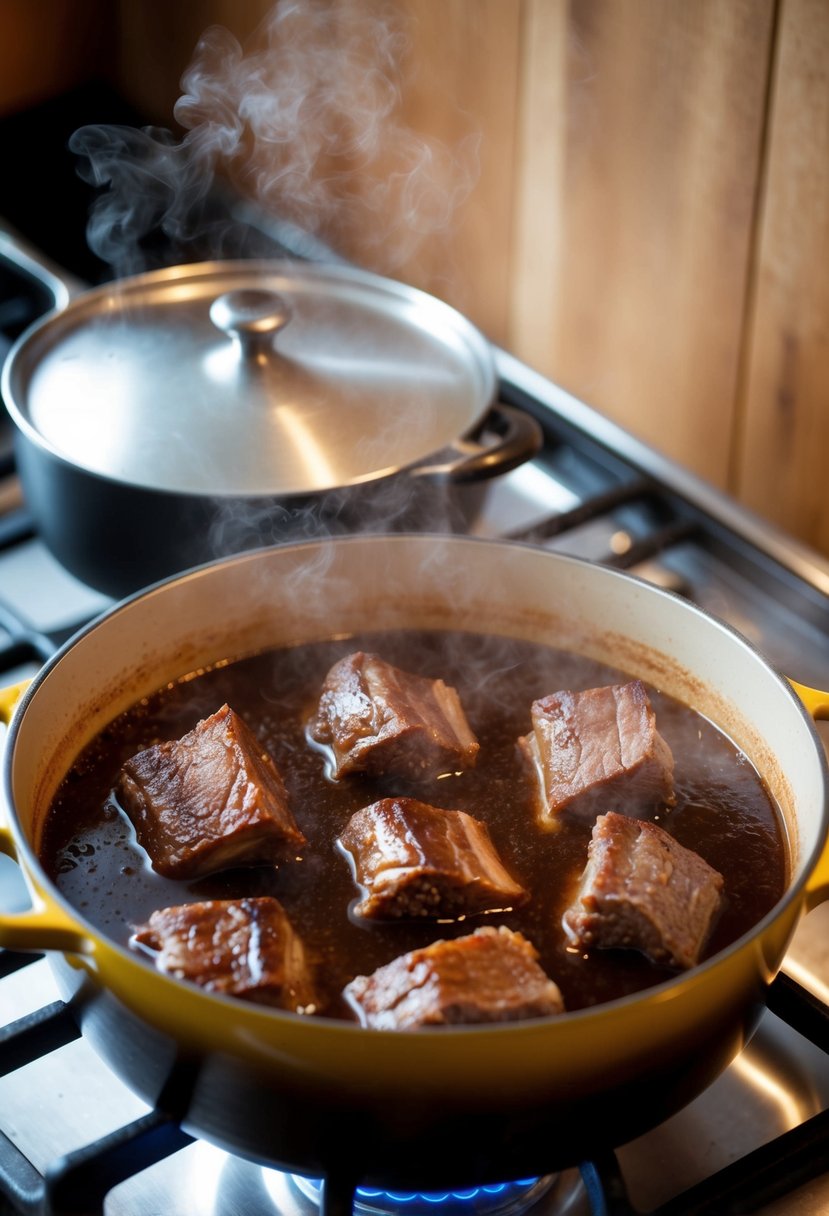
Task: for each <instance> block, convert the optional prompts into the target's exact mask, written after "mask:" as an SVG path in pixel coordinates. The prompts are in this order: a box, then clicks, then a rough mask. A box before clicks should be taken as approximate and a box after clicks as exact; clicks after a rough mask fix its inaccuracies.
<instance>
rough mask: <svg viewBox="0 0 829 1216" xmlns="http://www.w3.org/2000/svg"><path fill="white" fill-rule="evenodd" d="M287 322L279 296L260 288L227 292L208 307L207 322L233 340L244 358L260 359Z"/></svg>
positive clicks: (286, 306) (283, 301)
mask: <svg viewBox="0 0 829 1216" xmlns="http://www.w3.org/2000/svg"><path fill="white" fill-rule="evenodd" d="M290 319H291V310H290V308H289V307H288V305H287V304H286V302H285V300H284V299H283V298H282V296H280V295H278V294H277V292H275V291H265V290H262V289H260V288H253V287H251V288H241V289H239V290H237V291H226V292H224V293H223V294H222V295H220V296H217V297H216V299H215V300H214V301H213V303H212V304H211V305H210V320H211V321H212V322H213V324H214V325H215V326H216V327H217V328H218V329H221V330H222V331H223V332H224V333H226V334H227V335H228V337H230V338H232V339H233V341H234V342H235V343H236V345H237V346H238V347H239V350H240V353H241V355H242V358H243V359H252V360H259V359H260V358H261V356H262V355H263V354H264V353H265V351H267V350H268V349H269V348H270V346H271V342H272V339H273V336H274V334H276V333H278V331H279V330H280V329H282V328H283V326H285V325H287V324H288V322H289V321H290Z"/></svg>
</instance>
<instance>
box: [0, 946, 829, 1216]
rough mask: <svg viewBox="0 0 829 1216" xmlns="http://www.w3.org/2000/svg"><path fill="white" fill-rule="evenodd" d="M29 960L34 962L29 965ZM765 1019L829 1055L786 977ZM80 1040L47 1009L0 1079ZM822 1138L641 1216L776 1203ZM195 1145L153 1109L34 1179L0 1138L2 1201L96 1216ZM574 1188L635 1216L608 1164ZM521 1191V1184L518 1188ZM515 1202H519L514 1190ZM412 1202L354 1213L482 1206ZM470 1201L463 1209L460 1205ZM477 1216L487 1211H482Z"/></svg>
mask: <svg viewBox="0 0 829 1216" xmlns="http://www.w3.org/2000/svg"><path fill="white" fill-rule="evenodd" d="M35 957H36V956H35ZM33 961H34V957H33V956H31V955H23V954H18V953H16V952H12V951H5V952H3V953H2V954H0V981H2V979H3V978H5V977H6V976H8V975H10V974H12V973H13V972H14V971H16V970H18V969H20V968H21V967H26V966H30V965H31V964H32V962H33ZM768 1006H769V1009H770V1010H771V1011H772V1012H773V1013H775V1014H777V1016H779V1017H781V1018H783V1019H784V1020H785V1022H786V1023H787V1025H789V1026H790V1027H791V1028H792V1029H794V1030H795V1031H797V1032H798V1033H799V1034H801V1035H803V1036H804V1037H806V1038H808V1039H809V1040H810V1041H811V1042H812V1043H813V1044H814V1045H815V1046H816V1047H818V1048H819V1049H820V1050H821V1051H823V1052H827V1051H829V1010H827V1008H826V1007H825V1006H824V1005H823V1004H822V1003H821V1002H820V1001H818V1000H817V999H816V998H815V997H813V996H812V995H811V994H810V993H809V992H808V991H806V990H805V989H804V988H802V987H801V986H800V985H799V984H797V983H796V982H795V981H794V980H792V979H791V978H790V977H789V976H786V975H784V974H781V975H779V976H778V977H777V978H776V979H775V980H774V982H773V984H772V985H771V988H770V990H769V994H768ZM79 1034H80V1031H79V1029H78V1026H77V1023H76V1021H75V1018H74V1016H73V1013H72V1010H71V1009H70V1008H69V1007H68V1006H67V1005H66V1004H65V1003H64V1002H62V1001H54V1002H52V1003H50V1004H48V1005H45V1006H43V1007H42V1008H40V1009H37V1010H36V1011H34V1012H32V1013H30V1014H28V1015H26V1016H24V1017H22V1018H20V1019H18V1020H17V1021H15V1022H12V1023H11V1024H9V1025H7V1026H5V1027H3V1028H2V1029H0V1077H2V1076H6V1075H7V1074H8V1073H10V1072H13V1071H14V1070H16V1069H20V1068H24V1067H25V1066H26V1065H27V1064H29V1063H31V1062H32V1061H33V1060H34V1059H37V1058H41V1057H44V1056H47V1055H48V1054H49V1053H50V1052H53V1051H56V1050H58V1049H59V1048H61V1047H63V1046H65V1045H66V1044H67V1043H70V1042H72V1041H73V1040H74V1039H76V1038H77V1037H78V1036H79ZM178 1088H179V1085H178V1078H177V1077H176V1076H175V1074H174V1073H173V1074H171V1076H170V1077H169V1079H168V1086H167V1090H168V1092H167V1096H166V1098H165V1099H163V1100H162V1104H163V1105H169V1107H170V1109H174V1108H175V1105H176V1093H177V1090H178ZM827 1138H829V1110H826V1111H822V1112H820V1113H819V1114H817V1115H814V1116H813V1117H812V1118H810V1119H808V1120H807V1121H805V1122H804V1123H802V1124H801V1125H800V1126H798V1127H796V1128H793V1129H792V1130H791V1131H788V1132H785V1133H783V1134H782V1135H780V1136H779V1137H777V1139H775V1140H774V1141H773V1142H772V1143H769V1144H765V1145H763V1146H762V1147H759V1148H757V1149H756V1150H755V1151H753V1152H751V1153H748V1154H747V1155H746V1156H745V1157H743V1158H742V1159H740V1160H739V1161H737V1162H735V1163H733V1164H732V1165H730V1166H727V1167H725V1168H723V1169H721V1170H719V1171H718V1172H717V1173H716V1174H714V1175H712V1176H711V1177H709V1178H707V1179H705V1180H704V1181H703V1182H701V1183H699V1184H698V1185H696V1186H693V1187H691V1188H689V1189H688V1190H686V1191H684V1192H683V1193H682V1194H680V1195H677V1196H675V1197H674V1198H673V1199H671V1200H669V1201H668V1202H667V1203H665V1204H662V1205H661V1206H659V1207H658V1208H654V1209H651V1210H650V1211H649V1212H648V1214H647V1216H703V1214H706V1216H710V1213H712V1212H715V1213H717V1216H745V1214H746V1213H750V1212H754V1211H757V1210H758V1208H760V1207H761V1206H762V1205H764V1204H768V1203H770V1202H771V1201H773V1200H774V1199H777V1198H779V1197H781V1196H784V1195H788V1194H791V1193H792V1192H794V1190H795V1189H796V1188H797V1187H799V1186H801V1185H802V1184H804V1183H807V1182H809V1181H811V1180H813V1179H814V1178H817V1177H819V1176H820V1175H821V1174H822V1173H823V1172H824V1171H825V1170H826V1169H827V1162H826V1155H825V1148H826V1143H827ZM192 1143H193V1137H192V1136H190V1135H188V1133H187V1132H186V1131H184V1130H183V1129H182V1127H181V1125H180V1123H179V1122H178V1121H177V1120H176V1118H174V1117H172V1116H170V1115H167V1114H165V1113H163V1110H162V1109H161V1108H159V1109H157V1110H154V1111H151V1112H149V1113H148V1114H146V1115H144V1116H142V1117H139V1118H138V1119H135V1120H133V1121H131V1122H129V1123H126V1124H124V1125H123V1126H122V1127H119V1128H118V1129H116V1130H115V1131H113V1132H112V1133H110V1134H108V1135H106V1136H103V1137H101V1138H99V1139H96V1140H94V1141H92V1142H91V1143H89V1144H86V1145H84V1146H83V1147H82V1148H80V1149H77V1150H75V1151H73V1152H71V1153H68V1154H66V1155H64V1156H62V1157H60V1158H58V1159H56V1160H55V1161H53V1162H52V1163H51V1164H50V1166H49V1167H48V1169H47V1170H46V1171H45V1172H43V1173H42V1172H40V1171H38V1170H37V1169H35V1167H34V1166H33V1165H32V1164H31V1162H30V1161H29V1160H28V1159H27V1158H26V1157H25V1156H24V1155H23V1153H22V1152H21V1151H20V1150H19V1149H18V1148H17V1147H16V1146H15V1144H13V1143H12V1141H11V1140H10V1139H9V1138H8V1137H7V1136H5V1135H0V1195H2V1196H3V1197H4V1199H5V1208H3V1209H0V1210H2V1211H6V1212H9V1213H15V1214H19V1216H79V1213H83V1216H99V1214H101V1216H103V1213H104V1204H105V1201H106V1198H107V1195H108V1194H109V1193H110V1191H111V1190H112V1189H113V1188H114V1187H116V1186H117V1185H118V1184H119V1183H121V1182H123V1181H124V1180H125V1179H127V1178H129V1177H131V1176H134V1175H136V1174H138V1173H140V1172H141V1171H142V1170H144V1169H146V1168H147V1167H149V1166H151V1165H153V1164H155V1163H157V1162H159V1161H161V1160H162V1159H164V1158H167V1157H170V1156H171V1155H172V1154H174V1153H176V1152H178V1151H179V1150H180V1149H183V1148H185V1147H187V1146H188V1145H189V1144H192ZM579 1173H580V1176H581V1183H582V1185H583V1188H584V1193H585V1197H586V1201H587V1203H588V1205H589V1211H590V1213H591V1216H642V1212H641V1209H638V1208H634V1206H633V1205H632V1203H631V1201H630V1199H629V1197H628V1192H627V1187H626V1184H625V1180H624V1177H623V1174H622V1170H621V1168H620V1166H619V1162H618V1160H617V1157H616V1154H614V1153H606V1154H602V1155H601V1156H598V1157H596V1158H595V1159H594V1160H591V1161H586V1162H583V1163H581V1164H580V1165H579ZM544 1181H545V1180H528V1181H527V1183H526V1198H527V1203H528V1204H529V1205H533V1204H534V1203H535V1202H536V1200H537V1199H538V1196H539V1193H541V1194H543V1193H544V1192H545V1191H546V1190H547V1189H548V1187H547V1186H546V1185H542V1183H543V1182H544ZM516 1188H520V1184H516ZM302 1189H303V1190H304V1191H305V1193H306V1194H307V1195H308V1196H309V1197H310V1198H311V1199H312V1200H313V1201H316V1200H317V1199H319V1202H320V1205H321V1210H322V1213H323V1216H346V1214H350V1213H351V1211H352V1203H353V1202H354V1199H355V1196H354V1192H353V1189H352V1187H351V1186H350V1185H347V1186H337V1185H336V1184H335V1185H334V1186H333V1187H332V1189H330V1190H329V1188H328V1187H326V1185H325V1184H324V1183H323V1184H322V1185H320V1184H319V1183H318V1182H316V1181H310V1180H307V1179H306V1180H302ZM488 1189H489V1192H490V1194H491V1195H492V1196H493V1200H494V1202H493V1204H492V1216H496V1214H497V1216H505V1214H506V1216H514V1214H515V1213H516V1212H517V1211H519V1210H521V1209H520V1207H519V1206H518V1204H517V1202H509V1200H510V1199H512V1198H513V1197H512V1196H510V1194H508V1193H507V1194H506V1195H505V1194H504V1192H505V1191H507V1192H508V1191H509V1188H507V1187H506V1186H505V1187H503V1188H501V1187H490V1188H488ZM514 1198H515V1200H517V1198H518V1190H516V1195H515V1197H514ZM412 1199H413V1197H412V1196H404V1197H403V1198H402V1199H401V1198H400V1197H397V1198H395V1197H394V1196H383V1195H382V1194H380V1193H378V1192H371V1193H364V1194H362V1195H360V1194H358V1195H357V1196H356V1202H357V1206H356V1207H354V1211H356V1212H360V1211H362V1212H366V1211H370V1212H372V1213H377V1212H391V1213H393V1214H394V1216H402V1214H403V1213H405V1212H414V1210H415V1208H416V1207H417V1213H418V1216H423V1212H424V1208H428V1210H430V1211H432V1212H434V1213H435V1216H438V1214H445V1216H463V1213H464V1212H469V1216H481V1214H482V1208H481V1205H480V1197H479V1196H475V1195H472V1194H471V1193H469V1192H459V1193H457V1194H454V1195H451V1194H450V1195H448V1196H446V1197H442V1196H432V1197H430V1199H427V1200H425V1201H424V1203H423V1204H421V1205H420V1206H419V1207H418V1206H417V1205H416V1204H413V1203H412ZM465 1200H468V1204H465ZM483 1211H484V1213H485V1212H486V1208H484V1209H483Z"/></svg>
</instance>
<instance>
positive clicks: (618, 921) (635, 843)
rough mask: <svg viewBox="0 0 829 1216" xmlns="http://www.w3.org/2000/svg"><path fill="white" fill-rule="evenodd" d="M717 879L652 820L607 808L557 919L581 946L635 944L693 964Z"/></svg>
mask: <svg viewBox="0 0 829 1216" xmlns="http://www.w3.org/2000/svg"><path fill="white" fill-rule="evenodd" d="M723 885H724V882H723V878H722V875H721V874H719V873H718V871H717V870H715V869H713V867H712V866H710V865H709V864H708V862H707V861H705V860H704V858H702V857H700V855H699V854H698V853H695V852H693V850H691V849H686V848H685V847H684V846H683V845H681V844H680V843H679V842H678V841H677V840H675V839H674V838H673V836H671V835H669V833H668V832H666V831H664V829H662V828H660V827H659V826H658V825H657V824H655V823H648V822H645V821H642V820H637V819H630V818H628V817H627V816H626V815H619V814H616V813H615V812H610V813H608V814H606V815H600V816H599V817H598V819H597V820H596V823H595V826H594V828H593V835H592V837H591V841H590V846H589V848H588V860H587V865H586V867H585V870H584V874H583V875H582V879H581V885H580V887H579V891H578V894H577V896H576V898H575V899H574V900H573V902H572V904H571V905H570V907H569V908H568V909H567V910H566V911H565V913H564V916H563V918H562V924H563V926H564V930H565V932H566V933H567V934H568V936H569V937H570V938H571V939H572V941H573V942H574V943H575V944H576V945H578V946H580V947H583V948H590V947H593V946H596V947H602V948H617V949H631V950H640V951H641V952H642V953H643V954H646V955H647V956H648V957H649V958H650V959H652V960H653V961H654V962H658V963H668V964H670V965H672V966H674V967H682V968H686V967H693V966H694V965H695V964H696V963H697V962H699V958H700V954H701V952H702V949H703V947H704V945H705V941H706V939H707V938H708V936H709V933H710V931H711V928H712V926H713V923H714V920H715V919H716V915H717V912H718V911H719V908H720V904H721V901H722V891H723Z"/></svg>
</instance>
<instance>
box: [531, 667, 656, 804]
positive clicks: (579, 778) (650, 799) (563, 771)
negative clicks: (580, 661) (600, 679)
mask: <svg viewBox="0 0 829 1216" xmlns="http://www.w3.org/2000/svg"><path fill="white" fill-rule="evenodd" d="M531 712H532V724H533V729H532V731H531V733H530V734H528V735H525V736H524V737H523V738H521V739H519V740H518V747H519V750H520V752H521V754H522V755H523V757H524V760H525V762H526V763H527V766H528V767H529V769H530V770H531V772H532V774H533V777H534V780H535V782H536V784H537V791H538V798H537V807H538V821H539V824H540V826H542V827H547V828H554V827H555V826H556V816H557V815H558V814H559V813H560V812H561V811H565V810H566V811H572V812H574V813H578V814H584V815H595V814H596V813H597V812H598V811H599V810H601V809H602V808H603V807H605V806H607V805H608V802H609V801H612V803H613V804H614V805H619V804H621V803H624V806H625V809H626V810H628V811H629V813H630V814H632V815H635V814H639V813H643V812H645V811H650V810H651V809H652V808H653V807H654V806H657V805H660V804H662V805H669V806H670V805H672V804H673V802H674V791H673V773H674V760H673V756H672V754H671V750H670V748H669V747H668V744H667V743H666V742H665V740H664V739H663V738H662V736H661V735H660V734H659V732H658V730H657V728H656V716H655V714H654V711H653V707H652V705H651V702H650V698H649V697H648V694H647V691H646V689H645V686H644V684H643V683H642V681H641V680H631V681H630V682H629V683H627V684H612V685H608V686H607V687H604V688H590V689H588V690H587V691H585V692H570V691H566V690H565V691H561V692H555V693H552V694H551V695H550V696H548V697H543V698H541V699H540V700H538V701H535V702H534V703H533V706H532V711H531Z"/></svg>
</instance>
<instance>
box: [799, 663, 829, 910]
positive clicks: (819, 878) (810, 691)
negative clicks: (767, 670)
mask: <svg viewBox="0 0 829 1216" xmlns="http://www.w3.org/2000/svg"><path fill="white" fill-rule="evenodd" d="M789 683H790V684H791V686H792V688H793V689H794V691H795V692H796V693H797V695H798V697H800V700H801V701H802V702H803V704H804V705H805V706H806V709H807V710H808V711H809V713H810V714H811V715H812V717H813V718H815V719H818V718H820V719H824V720H829V692H822V691H821V690H820V689H819V688H809V687H808V685H806V684H798V683H797V682H796V681H795V680H789ZM826 899H829V841H827V842H826V844H825V845H824V849H823V853H822V854H821V856H820V860H819V861H818V863H817V865H816V866H815V868H814V870H813V871H812V873H811V874H810V875H809V880H808V882H807V883H806V898H805V906H806V910H807V911H811V909H812V908H816V907H817V905H818V904H820V903H823V901H824V900H826Z"/></svg>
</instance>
